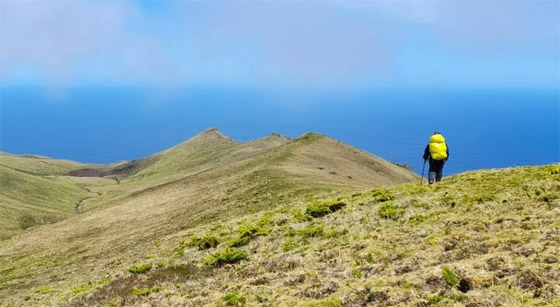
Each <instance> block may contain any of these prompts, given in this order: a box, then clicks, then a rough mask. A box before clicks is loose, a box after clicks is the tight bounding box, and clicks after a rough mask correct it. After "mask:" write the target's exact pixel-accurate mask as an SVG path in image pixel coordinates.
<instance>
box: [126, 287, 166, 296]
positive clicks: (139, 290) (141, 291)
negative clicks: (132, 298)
mask: <svg viewBox="0 0 560 307" xmlns="http://www.w3.org/2000/svg"><path fill="white" fill-rule="evenodd" d="M160 290H161V287H158V286H155V287H151V288H137V289H133V290H132V294H134V295H138V296H144V295H149V294H150V293H156V292H159V291H160Z"/></svg>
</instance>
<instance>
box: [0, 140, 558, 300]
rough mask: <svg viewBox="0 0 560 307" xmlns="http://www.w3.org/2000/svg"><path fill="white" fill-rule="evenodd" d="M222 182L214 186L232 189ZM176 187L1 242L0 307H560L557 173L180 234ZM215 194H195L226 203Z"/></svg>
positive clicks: (329, 202)
mask: <svg viewBox="0 0 560 307" xmlns="http://www.w3.org/2000/svg"><path fill="white" fill-rule="evenodd" d="M318 139H321V138H318ZM268 154H269V155H272V156H274V153H270V152H269V153H268ZM290 159H296V160H300V161H305V159H304V158H301V156H298V155H297V154H296V155H295V156H293V157H288V158H287V159H285V160H282V161H279V162H278V164H274V163H271V165H277V166H278V168H276V170H278V169H282V167H281V166H282V163H285V162H286V161H289V160H290ZM302 159H303V160H302ZM253 163H255V165H253V166H259V165H261V164H259V163H256V162H254V161H253ZM244 166H245V167H246V166H247V165H244ZM261 166H262V165H261ZM283 167H284V169H285V170H286V166H285V165H284V166H283ZM313 167H314V166H310V168H309V169H313ZM272 169H273V168H270V169H269V170H268V171H272ZM289 169H290V168H288V170H286V173H287V174H289V175H287V176H288V177H289V178H292V177H291V176H292V175H293V174H294V173H291V174H290V172H289ZM297 169H299V168H297ZM274 173H277V172H274ZM286 173H285V174H286ZM337 174H338V173H337ZM215 175H216V177H212V176H210V177H209V178H208V180H210V181H211V182H212V183H213V184H214V185H217V186H224V184H226V186H228V185H227V180H226V179H223V178H224V177H223V176H222V175H223V174H219V172H218V173H217V174H215ZM296 175H300V174H296ZM327 177H328V176H327ZM219 178H222V179H219ZM283 178H284V177H283ZM266 180H269V181H270V182H273V181H274V180H271V179H269V177H267V178H266ZM256 181H257V182H260V181H262V180H256ZM182 183H183V184H185V183H186V182H182ZM235 183H236V184H240V183H242V181H240V180H239V178H237V177H235ZM175 184H176V183H174V184H170V185H166V186H164V187H160V188H158V190H160V189H164V193H163V194H158V196H157V197H156V196H153V197H151V196H150V194H146V195H144V196H142V197H140V196H139V197H138V198H137V199H135V200H134V201H132V202H133V203H137V204H138V205H137V208H142V210H136V211H135V212H130V211H133V210H134V207H133V206H127V205H119V206H113V207H110V208H108V209H104V210H92V211H91V212H89V213H86V214H83V215H80V216H79V218H80V219H79V220H74V219H69V220H66V221H63V222H61V223H59V224H57V229H56V231H55V232H52V233H50V236H49V238H44V237H43V238H40V237H39V236H38V235H37V234H36V233H33V232H30V233H28V234H26V235H24V236H19V237H17V238H16V239H17V240H16V239H12V240H10V242H3V243H0V297H3V299H2V300H1V304H4V305H11V304H13V305H22V304H23V305H46V306H51V305H60V304H63V303H64V302H66V303H69V304H70V305H73V306H82V305H96V306H108V305H112V306H117V305H119V306H120V305H127V306H128V305H145V304H148V305H188V306H202V305H210V306H212V305H214V306H215V305H218V306H221V305H227V304H230V305H243V304H247V305H250V306H253V305H255V306H291V305H296V306H300V305H301V306H340V305H344V306H364V305H367V304H370V305H403V306H410V305H417V306H428V305H441V306H453V305H456V306H463V305H469V306H502V305H503V306H527V305H541V306H558V305H559V304H560V285H559V284H558V280H560V266H559V264H558V260H559V259H558V258H559V257H558V255H559V254H560V233H559V231H558V229H559V228H560V166H558V165H549V166H541V167H523V168H514V169H503V170H487V171H477V172H469V173H465V174H460V175H457V176H453V177H449V178H445V179H444V181H442V182H441V183H439V184H437V185H434V186H422V187H420V186H418V183H415V184H404V185H399V186H395V187H388V188H376V189H373V190H372V189H371V188H367V189H365V188H354V189H345V190H344V191H340V192H337V190H336V189H333V190H331V192H325V190H321V189H317V194H316V195H315V197H312V196H311V195H312V194H310V193H304V194H303V195H304V197H303V198H299V199H297V198H294V199H292V198H291V197H290V198H288V199H282V197H281V196H282V195H273V196H271V198H270V199H277V201H278V203H279V204H278V205H277V206H270V208H271V209H267V210H264V211H260V212H256V213H250V210H248V211H245V213H243V214H241V212H243V211H238V212H240V214H239V215H237V216H235V215H231V216H229V217H228V218H221V219H220V218H219V219H216V220H214V219H211V218H202V215H200V214H203V213H204V208H199V209H198V210H194V211H192V210H191V211H188V212H189V214H190V215H191V217H193V216H194V219H191V222H188V223H185V224H183V225H182V226H181V224H180V223H179V224H175V222H174V219H173V218H174V216H173V215H169V216H167V215H165V214H166V212H167V209H166V208H167V207H168V206H170V205H169V203H166V202H165V201H164V200H162V199H160V197H161V195H171V194H173V193H175V192H176V191H178V192H177V193H180V194H182V193H184V192H185V191H181V190H178V187H177V186H175ZM334 186H336V185H334ZM230 187H233V186H230ZM265 187H266V184H263V185H262V186H261V188H265ZM205 189H206V190H205V191H206V193H203V194H196V192H195V191H189V192H191V193H192V194H183V195H198V196H197V197H202V196H201V195H208V194H213V193H214V192H216V193H217V192H218V191H219V189H216V190H208V188H205ZM208 191H212V193H209V192H208ZM307 192H311V191H307ZM263 193H265V192H263ZM268 193H269V194H270V192H268ZM241 194H243V193H241ZM227 195H228V194H227V193H226V194H222V195H221V196H218V197H217V198H215V199H213V201H217V199H220V197H227ZM257 195H258V194H256V195H253V196H257ZM147 198H148V199H147ZM178 199H179V198H178ZM203 203H204V202H203ZM216 204H217V203H214V204H213V205H209V207H215V206H216ZM220 204H222V203H220ZM177 208H178V207H175V208H174V209H177ZM144 211H148V212H149V214H148V213H143V212H144ZM101 212H103V214H101ZM222 213H224V214H225V212H223V211H222ZM134 216H136V219H137V220H133V219H132V217H134ZM154 216H155V217H157V216H160V217H164V218H160V219H158V218H154ZM197 218H200V219H201V222H199V223H197V222H196V221H197ZM181 219H182V220H183V221H187V220H189V219H187V217H182V218H181ZM77 221H79V223H77ZM76 224H79V225H76ZM53 230H54V229H53ZM122 233H124V234H126V235H120V234H122ZM96 251H97V252H96ZM101 255H102V256H101Z"/></svg>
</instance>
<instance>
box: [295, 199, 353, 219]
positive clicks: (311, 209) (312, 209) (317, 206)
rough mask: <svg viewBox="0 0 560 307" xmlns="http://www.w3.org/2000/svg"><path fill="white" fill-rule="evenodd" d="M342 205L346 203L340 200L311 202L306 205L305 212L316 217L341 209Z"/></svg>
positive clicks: (344, 205)
mask: <svg viewBox="0 0 560 307" xmlns="http://www.w3.org/2000/svg"><path fill="white" fill-rule="evenodd" d="M344 207H346V204H345V203H343V202H341V201H329V202H321V203H313V204H310V205H308V206H307V208H306V209H305V214H306V215H310V216H312V217H315V218H317V217H322V216H325V215H327V214H331V213H333V212H336V211H338V210H341V209H343V208H344Z"/></svg>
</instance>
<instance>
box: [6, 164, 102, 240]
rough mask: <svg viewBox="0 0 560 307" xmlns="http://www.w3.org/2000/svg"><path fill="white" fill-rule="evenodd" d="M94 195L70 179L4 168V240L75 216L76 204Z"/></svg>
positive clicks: (39, 169)
mask: <svg viewBox="0 0 560 307" xmlns="http://www.w3.org/2000/svg"><path fill="white" fill-rule="evenodd" d="M31 159H32V160H34V158H31ZM31 167H33V168H34V170H36V171H39V172H40V171H45V169H44V168H36V167H35V166H33V165H32V166H31ZM54 167H55V168H56V165H55V166H54ZM47 168H48V169H51V170H52V169H53V168H50V166H47ZM56 171H60V169H57V170H56ZM91 196H92V193H90V192H89V191H88V190H86V189H84V188H81V187H80V186H79V185H77V184H76V183H75V182H74V181H72V180H70V179H68V178H62V177H49V176H41V175H32V174H30V173H26V172H22V171H17V170H14V169H12V168H9V167H6V166H3V165H0V240H3V239H7V238H9V237H11V236H13V235H15V234H18V233H21V232H22V231H24V230H26V229H28V228H30V227H33V226H36V225H42V224H51V223H55V222H58V221H60V220H63V219H65V218H67V217H69V216H72V215H73V214H74V213H75V206H76V204H77V203H79V202H80V201H81V200H83V199H86V198H87V197H91Z"/></svg>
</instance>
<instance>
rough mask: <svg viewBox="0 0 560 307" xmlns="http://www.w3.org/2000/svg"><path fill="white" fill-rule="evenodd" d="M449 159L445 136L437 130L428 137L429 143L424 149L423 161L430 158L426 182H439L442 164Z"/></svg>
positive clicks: (441, 174)
mask: <svg viewBox="0 0 560 307" xmlns="http://www.w3.org/2000/svg"><path fill="white" fill-rule="evenodd" d="M447 159H449V148H448V147H447V144H446V143H445V138H444V137H443V135H441V133H439V132H438V131H436V132H434V135H432V137H430V143H428V145H426V149H424V163H426V161H428V160H430V171H429V176H428V182H429V183H430V184H432V183H434V181H435V182H440V181H441V177H442V176H443V165H444V164H445V162H446V161H447Z"/></svg>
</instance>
